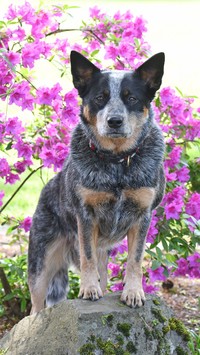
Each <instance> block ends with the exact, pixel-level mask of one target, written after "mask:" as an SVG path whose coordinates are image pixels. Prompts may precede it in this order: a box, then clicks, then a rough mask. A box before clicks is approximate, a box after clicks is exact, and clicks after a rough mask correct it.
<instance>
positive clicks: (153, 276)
mask: <svg viewBox="0 0 200 355" xmlns="http://www.w3.org/2000/svg"><path fill="white" fill-rule="evenodd" d="M147 271H148V273H149V278H150V282H153V283H154V282H155V281H158V280H160V281H165V280H166V276H165V275H164V274H163V272H164V267H162V266H159V267H158V268H157V269H155V270H152V269H147Z"/></svg>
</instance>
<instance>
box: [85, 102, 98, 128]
mask: <svg viewBox="0 0 200 355" xmlns="http://www.w3.org/2000/svg"><path fill="white" fill-rule="evenodd" d="M83 115H84V117H85V119H86V121H87V122H88V123H90V124H91V125H93V126H94V125H95V126H96V122H97V118H96V116H92V115H91V113H90V109H89V106H88V105H86V106H84V107H83Z"/></svg>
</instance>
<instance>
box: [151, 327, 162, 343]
mask: <svg viewBox="0 0 200 355" xmlns="http://www.w3.org/2000/svg"><path fill="white" fill-rule="evenodd" d="M152 335H153V338H154V339H158V340H159V341H161V340H162V339H163V333H162V332H161V331H160V330H158V329H154V330H153V331H152Z"/></svg>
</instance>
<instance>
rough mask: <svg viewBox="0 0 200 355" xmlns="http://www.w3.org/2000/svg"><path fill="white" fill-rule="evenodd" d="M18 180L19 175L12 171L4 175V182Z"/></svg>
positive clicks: (10, 182)
mask: <svg viewBox="0 0 200 355" xmlns="http://www.w3.org/2000/svg"><path fill="white" fill-rule="evenodd" d="M18 180H20V178H19V175H17V174H13V173H9V174H8V175H7V176H6V184H11V185H13V184H15V183H16V181H18Z"/></svg>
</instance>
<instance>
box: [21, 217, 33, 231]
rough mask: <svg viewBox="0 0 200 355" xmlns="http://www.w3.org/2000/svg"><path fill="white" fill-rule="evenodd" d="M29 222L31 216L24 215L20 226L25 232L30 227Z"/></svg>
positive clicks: (30, 221)
mask: <svg viewBox="0 0 200 355" xmlns="http://www.w3.org/2000/svg"><path fill="white" fill-rule="evenodd" d="M31 223H32V218H31V217H26V218H24V220H23V221H22V222H21V223H20V228H23V229H24V230H25V232H29V231H30V228H31Z"/></svg>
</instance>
